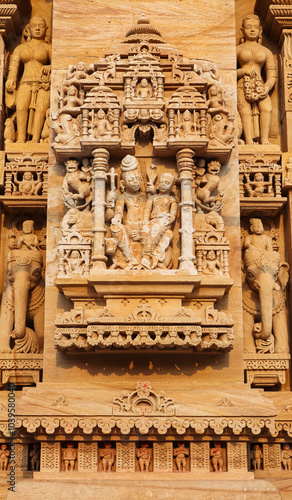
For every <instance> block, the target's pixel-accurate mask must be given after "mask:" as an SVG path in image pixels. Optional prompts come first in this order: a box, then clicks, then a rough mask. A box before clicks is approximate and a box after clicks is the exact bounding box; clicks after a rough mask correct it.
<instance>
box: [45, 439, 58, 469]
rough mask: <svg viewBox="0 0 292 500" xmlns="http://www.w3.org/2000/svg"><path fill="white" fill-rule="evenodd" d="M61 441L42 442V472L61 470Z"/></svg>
mask: <svg viewBox="0 0 292 500" xmlns="http://www.w3.org/2000/svg"><path fill="white" fill-rule="evenodd" d="M60 470H61V450H60V443H58V442H55V443H41V472H60Z"/></svg>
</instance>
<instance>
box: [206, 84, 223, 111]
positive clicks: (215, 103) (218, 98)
mask: <svg viewBox="0 0 292 500" xmlns="http://www.w3.org/2000/svg"><path fill="white" fill-rule="evenodd" d="M208 97H209V100H208V101H207V105H208V112H209V113H220V112H222V111H223V112H224V110H225V102H224V99H223V97H222V91H221V90H220V88H218V86H217V85H212V86H211V87H210V88H209V90H208Z"/></svg>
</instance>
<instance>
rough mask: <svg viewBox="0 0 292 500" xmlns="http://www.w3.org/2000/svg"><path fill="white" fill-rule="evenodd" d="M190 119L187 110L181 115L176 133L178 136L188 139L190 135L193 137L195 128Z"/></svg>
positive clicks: (189, 113)
mask: <svg viewBox="0 0 292 500" xmlns="http://www.w3.org/2000/svg"><path fill="white" fill-rule="evenodd" d="M192 118H193V115H192V113H191V112H190V111H189V110H188V109H187V110H186V111H185V112H184V113H183V115H182V122H181V123H180V125H179V126H178V127H177V133H178V135H179V136H182V137H188V136H190V135H194V133H195V132H196V127H195V125H194V122H193V119H192ZM195 118H196V116H195Z"/></svg>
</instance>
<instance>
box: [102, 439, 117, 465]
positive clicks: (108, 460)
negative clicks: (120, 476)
mask: <svg viewBox="0 0 292 500" xmlns="http://www.w3.org/2000/svg"><path fill="white" fill-rule="evenodd" d="M115 455H116V450H115V449H114V448H112V445H111V443H105V447H104V449H103V450H102V449H101V450H99V456H100V458H101V463H102V468H103V471H104V472H107V471H108V472H110V471H111V470H112V467H113V465H114V463H115Z"/></svg>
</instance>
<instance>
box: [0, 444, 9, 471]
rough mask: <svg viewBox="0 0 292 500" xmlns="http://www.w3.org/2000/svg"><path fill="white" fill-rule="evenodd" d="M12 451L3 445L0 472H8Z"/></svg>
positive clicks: (0, 453)
mask: <svg viewBox="0 0 292 500" xmlns="http://www.w3.org/2000/svg"><path fill="white" fill-rule="evenodd" d="M9 455H10V450H8V448H7V444H5V443H3V444H1V448H0V471H2V470H7V467H8V462H9Z"/></svg>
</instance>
